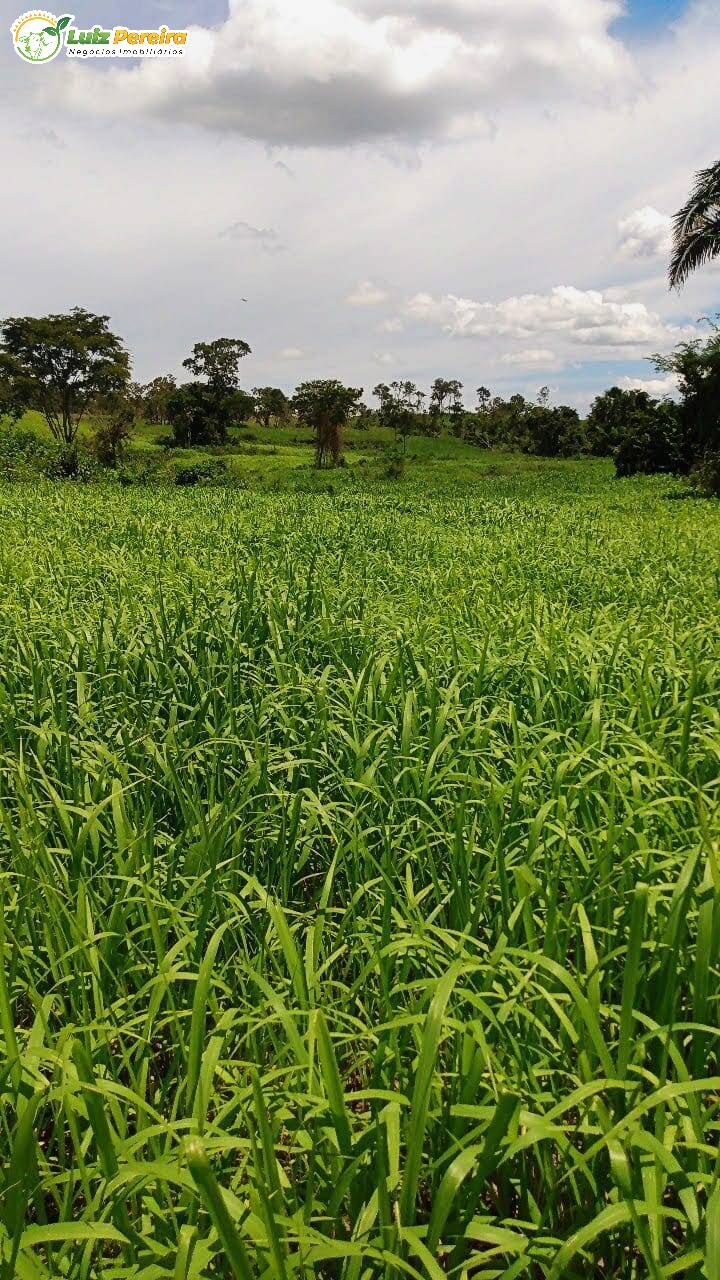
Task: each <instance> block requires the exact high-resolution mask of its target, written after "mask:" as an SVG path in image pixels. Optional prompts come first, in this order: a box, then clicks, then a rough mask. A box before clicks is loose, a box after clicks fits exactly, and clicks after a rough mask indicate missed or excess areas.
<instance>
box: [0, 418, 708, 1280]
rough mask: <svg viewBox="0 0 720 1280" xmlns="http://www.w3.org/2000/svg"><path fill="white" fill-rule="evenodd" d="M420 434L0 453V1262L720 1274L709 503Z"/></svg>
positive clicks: (548, 1277)
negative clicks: (151, 454) (115, 467)
mask: <svg viewBox="0 0 720 1280" xmlns="http://www.w3.org/2000/svg"><path fill="white" fill-rule="evenodd" d="M275 443H276V445H277V447H278V448H281V447H285V446H284V444H283V442H282V441H277V442H275ZM412 446H413V442H411V444H410V446H409V448H410V449H411V450H412ZM443 446H444V447H445V448H446V449H450V451H451V453H452V451H453V450H455V451H456V454H457V456H454V457H450V458H444V459H440V458H438V456H437V449H438V447H439V446H435V454H433V451H432V449H430V448H429V447H428V456H427V457H425V458H420V459H419V460H418V461H417V463H416V465H414V467H413V469H412V470H411V474H410V475H409V477H408V478H407V479H406V480H404V481H401V482H399V483H393V482H391V481H377V483H374V484H369V483H366V482H365V480H364V478H363V474H362V471H363V469H362V467H361V466H359V465H357V466H351V467H350V468H349V469H347V471H343V472H337V473H335V474H334V476H333V484H334V485H335V487H336V490H337V491H336V492H331V493H325V492H320V491H318V492H312V491H310V489H311V486H310V485H309V484H308V486H307V488H308V491H307V492H303V491H301V490H300V489H298V490H297V491H293V489H292V487H290V489H289V491H288V492H281V493H276V492H272V491H270V490H268V488H267V487H266V488H265V489H262V488H260V489H253V488H248V489H240V490H233V489H217V490H214V489H201V488H196V489H193V490H189V491H178V490H177V489H169V490H164V489H152V488H143V487H139V486H137V487H130V488H127V489H122V488H120V487H119V486H114V487H112V486H109V485H108V486H103V485H88V486H81V485H72V484H52V483H50V482H44V481H40V480H38V481H37V482H34V483H31V484H28V485H24V486H13V485H3V486H2V487H0V582H1V584H2V591H1V593H0V653H1V655H2V666H1V671H0V801H1V810H0V818H1V826H0V841H1V845H0V892H1V893H2V935H1V941H2V961H3V963H2V965H1V966H0V1035H1V1038H2V1043H3V1047H4V1053H3V1054H2V1061H1V1062H0V1151H1V1152H2V1155H3V1161H2V1164H3V1168H2V1179H3V1184H2V1199H1V1200H0V1220H1V1225H0V1258H1V1259H2V1261H1V1262H0V1276H2V1278H3V1280H11V1278H12V1277H15V1276H17V1277H19V1280H57V1278H58V1277H62V1278H64V1280H111V1278H113V1280H115V1278H120V1277H122V1278H123V1280H129V1278H130V1277H132V1278H133V1280H191V1278H192V1280H196V1278H199V1277H223V1278H225V1277H227V1278H230V1277H241V1278H242V1280H247V1277H250V1276H254V1277H270V1276H272V1277H275V1276H278V1277H281V1278H282V1280H289V1278H290V1277H294V1276H297V1277H298V1280H300V1278H301V1277H302V1278H307V1280H309V1278H310V1277H313V1276H322V1277H328V1278H332V1280H335V1278H337V1280H365V1278H370V1277H383V1278H385V1280H400V1277H423V1280H425V1278H426V1277H427V1278H428V1280H429V1278H432V1280H440V1278H441V1277H443V1276H446V1275H452V1276H457V1277H460V1276H472V1277H482V1278H483V1280H491V1278H494V1280H501V1278H502V1280H516V1278H517V1277H527V1278H528V1280H561V1278H562V1277H568V1278H576V1280H580V1277H583V1278H587V1277H591V1276H592V1277H595V1276H597V1277H617V1278H618V1280H620V1277H622V1280H644V1278H645V1277H651V1278H652V1280H661V1278H662V1280H665V1277H671V1276H680V1277H690V1278H692V1280H697V1278H700V1277H705V1278H706V1280H716V1277H717V1276H718V1274H720V1187H719V1186H718V1173H719V1169H720V1165H719V1162H718V1123H719V1119H720V1065H719V1063H718V1008H717V982H718V949H719V943H720V932H719V926H718V913H719V911H720V862H719V858H720V846H719V844H718V837H719V831H720V824H719V823H718V803H719V801H720V794H719V791H718V783H719V779H720V702H719V700H718V691H719V689H720V645H719V635H718V609H719V604H720V524H719V523H718V516H717V504H714V503H712V502H710V501H703V500H697V499H692V498H689V497H687V496H686V495H685V494H684V493H683V490H682V486H681V485H680V484H679V483H678V482H675V481H671V480H669V479H667V478H666V477H653V478H647V479H633V480H627V481H622V482H618V481H615V480H614V479H612V478H611V467H610V464H608V463H604V462H590V461H588V462H573V463H552V464H547V463H541V462H531V461H528V460H523V459H518V460H515V461H514V460H513V459H512V458H509V457H508V456H506V457H504V458H501V457H493V456H492V455H490V456H489V458H486V457H485V456H484V455H481V454H479V453H478V452H477V451H475V452H474V453H473V454H472V456H473V457H474V458H475V459H476V461H474V462H471V461H469V460H468V459H469V458H470V456H471V453H470V452H468V455H467V457H466V456H465V454H464V453H463V449H464V446H462V445H456V444H454V443H453V442H449V443H448V442H443ZM296 447H298V448H299V446H295V445H293V444H292V443H288V444H287V448H288V449H292V448H296ZM350 450H351V452H352V441H351V442H350ZM460 454H462V456H460ZM240 456H241V455H238V457H240ZM256 456H257V455H251V460H253V459H254V457H256ZM351 461H352V458H351ZM253 465H254V461H253Z"/></svg>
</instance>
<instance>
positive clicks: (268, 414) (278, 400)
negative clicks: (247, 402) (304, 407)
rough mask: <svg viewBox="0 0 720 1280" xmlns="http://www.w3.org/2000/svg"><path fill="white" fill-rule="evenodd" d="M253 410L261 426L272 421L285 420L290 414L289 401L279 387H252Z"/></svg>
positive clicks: (266, 425) (267, 424)
mask: <svg viewBox="0 0 720 1280" xmlns="http://www.w3.org/2000/svg"><path fill="white" fill-rule="evenodd" d="M253 397H254V402H255V403H254V409H253V412H254V414H255V417H256V418H257V420H258V422H259V423H261V425H262V426H263V427H269V426H270V424H271V423H272V422H286V421H287V419H288V417H289V414H290V401H289V400H288V398H287V396H286V395H285V392H284V391H281V390H280V387H253Z"/></svg>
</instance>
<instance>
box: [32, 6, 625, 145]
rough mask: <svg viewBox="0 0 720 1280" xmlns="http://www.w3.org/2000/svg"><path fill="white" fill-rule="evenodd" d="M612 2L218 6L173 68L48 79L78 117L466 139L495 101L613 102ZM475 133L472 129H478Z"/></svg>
mask: <svg viewBox="0 0 720 1280" xmlns="http://www.w3.org/2000/svg"><path fill="white" fill-rule="evenodd" d="M622 8H623V5H622V3H621V0H572V2H570V0H513V3H512V4H503V3H501V2H500V0H442V2H441V0H413V2H412V3H409V2H407V0H395V3H392V0H382V3H378V0H312V3H311V4H299V3H298V0H230V4H229V13H228V17H227V19H226V21H225V22H224V23H221V24H220V25H218V26H216V27H193V28H190V34H189V38H188V44H187V46H186V49H185V54H184V57H183V58H182V60H180V59H178V61H177V63H173V65H172V67H170V66H168V65H166V64H164V63H162V62H160V61H158V60H152V61H150V60H148V61H147V62H143V64H142V65H140V66H138V67H136V68H133V69H130V68H127V67H122V68H114V67H113V68H103V72H104V74H103V86H102V92H98V89H97V85H96V84H95V83H94V79H93V75H92V73H91V74H90V75H88V74H87V70H88V69H87V68H86V67H84V66H77V67H75V66H69V67H66V68H65V71H66V72H67V74H66V75H64V76H63V80H62V81H59V79H58V80H57V81H56V82H55V83H56V87H59V89H60V92H61V93H62V94H63V96H64V97H65V99H66V101H69V102H71V103H72V104H73V105H74V106H76V107H78V108H79V109H80V110H82V111H90V112H94V113H97V114H105V115H112V116H116V117H121V116H122V115H123V114H129V115H135V116H142V115H148V116H155V117H160V118H164V119H166V120H171V121H173V122H175V123H181V122H182V123H187V122H191V123H194V124H199V125H202V126H204V127H205V128H208V129H213V130H217V131H220V132H233V133H237V134H240V135H242V136H244V137H249V138H253V139H257V140H260V141H263V142H266V143H269V144H271V145H278V144H288V145H291V146H297V145H305V144H314V143H317V144H330V145H337V144H344V143H348V142H356V141H360V140H367V139H371V138H412V139H421V138H429V137H443V136H445V137H458V136H466V135H468V134H473V133H476V132H477V130H478V127H479V124H480V122H481V121H484V117H485V116H486V114H487V113H488V112H490V113H492V114H493V115H494V114H495V113H496V112H497V111H498V109H500V108H501V107H502V106H503V105H504V104H507V105H512V104H515V103H518V102H530V103H535V104H537V103H542V105H543V106H544V107H547V106H548V105H550V104H551V103H559V102H562V101H563V100H565V99H567V98H568V97H570V98H572V99H574V100H578V99H579V100H582V101H592V100H603V101H606V100H607V99H608V98H613V97H618V95H619V96H621V97H624V96H625V95H626V93H627V92H628V91H629V90H630V89H631V88H632V87H633V86H634V85H635V84H636V82H637V76H636V72H635V69H634V67H633V63H632V60H631V58H630V56H629V54H628V53H627V51H626V49H625V48H624V47H623V45H622V43H621V42H620V41H619V40H617V39H615V38H614V37H613V36H612V35H611V33H610V29H611V25H612V22H613V20H614V19H615V18H616V17H617V16H618V15H619V14H620V13H621V12H622ZM482 127H483V128H485V127H486V125H485V123H483V125H482Z"/></svg>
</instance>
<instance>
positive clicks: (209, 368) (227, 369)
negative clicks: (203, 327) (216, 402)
mask: <svg viewBox="0 0 720 1280" xmlns="http://www.w3.org/2000/svg"><path fill="white" fill-rule="evenodd" d="M250 354H251V350H250V347H249V346H248V344H247V342H243V341H242V340H241V339H240V338H216V339H215V341H214V342H196V343H195V346H194V347H193V349H192V355H190V356H188V358H187V360H183V368H185V369H189V370H190V372H191V373H192V374H193V376H194V377H196V378H200V379H202V380H204V381H205V382H207V384H208V386H210V387H212V388H213V389H214V390H215V391H216V392H218V393H219V394H220V395H227V394H228V392H230V391H236V390H237V388H238V387H239V385H240V370H239V365H240V361H241V360H243V359H244V357H245V356H249V355H250Z"/></svg>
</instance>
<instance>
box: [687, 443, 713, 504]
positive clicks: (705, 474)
mask: <svg viewBox="0 0 720 1280" xmlns="http://www.w3.org/2000/svg"><path fill="white" fill-rule="evenodd" d="M690 480H691V482H692V485H693V488H694V489H696V490H697V492H698V493H702V494H703V495H704V496H705V497H706V498H720V453H717V452H715V453H706V454H705V457H704V458H702V459H701V460H700V461H699V462H696V463H695V466H694V467H693V468H692V470H691V471H690Z"/></svg>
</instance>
